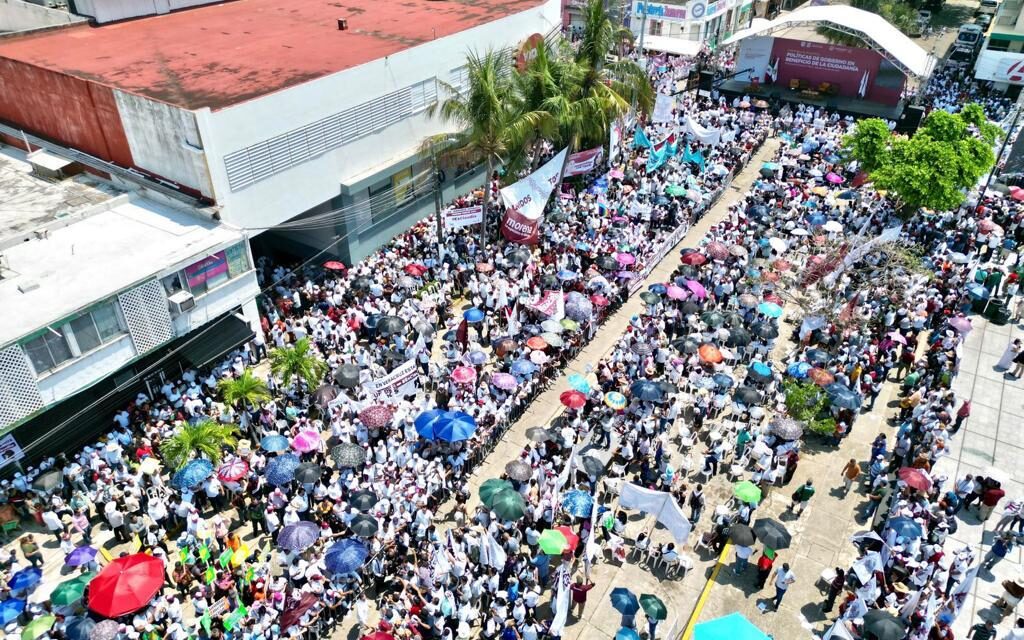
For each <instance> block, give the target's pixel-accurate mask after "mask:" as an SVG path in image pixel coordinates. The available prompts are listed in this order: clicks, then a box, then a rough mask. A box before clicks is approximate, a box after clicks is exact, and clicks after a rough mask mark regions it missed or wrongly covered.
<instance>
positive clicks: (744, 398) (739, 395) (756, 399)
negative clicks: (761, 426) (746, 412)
mask: <svg viewBox="0 0 1024 640" xmlns="http://www.w3.org/2000/svg"><path fill="white" fill-rule="evenodd" d="M732 397H733V398H735V399H736V402H739V403H740V404H743V405H748V406H749V405H752V404H759V403H760V402H761V393H760V392H759V391H757V389H753V388H751V387H740V388H739V389H736V392H735V393H733V394H732Z"/></svg>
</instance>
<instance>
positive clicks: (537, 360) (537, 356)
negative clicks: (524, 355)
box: [530, 351, 551, 364]
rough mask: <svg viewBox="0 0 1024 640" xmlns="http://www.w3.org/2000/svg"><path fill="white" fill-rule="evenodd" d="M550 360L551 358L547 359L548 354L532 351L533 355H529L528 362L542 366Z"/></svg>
mask: <svg viewBox="0 0 1024 640" xmlns="http://www.w3.org/2000/svg"><path fill="white" fill-rule="evenodd" d="M550 359H551V358H549V357H548V354H546V353H544V352H543V351H534V352H533V353H531V354H530V361H531V362H533V363H534V364H544V363H545V362H547V361H548V360H550Z"/></svg>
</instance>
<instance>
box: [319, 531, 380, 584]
mask: <svg viewBox="0 0 1024 640" xmlns="http://www.w3.org/2000/svg"><path fill="white" fill-rule="evenodd" d="M368 557H370V550H369V549H367V548H366V545H365V544H363V542H362V541H361V540H356V539H355V538H344V539H342V540H338V541H337V542H335V543H334V544H332V545H331V546H330V547H328V548H327V553H326V554H325V555H324V566H326V567H327V570H328V571H330V572H331V573H332V574H334V575H338V574H342V573H352V572H353V571H355V570H357V569H358V568H359V567H361V566H363V563H364V562H366V559H367V558H368Z"/></svg>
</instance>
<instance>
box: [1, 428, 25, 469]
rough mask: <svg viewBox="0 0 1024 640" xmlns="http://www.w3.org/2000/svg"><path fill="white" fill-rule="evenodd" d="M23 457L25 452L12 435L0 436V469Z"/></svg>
mask: <svg viewBox="0 0 1024 640" xmlns="http://www.w3.org/2000/svg"><path fill="white" fill-rule="evenodd" d="M24 457H25V452H24V451H22V450H21V445H19V444H18V441H17V440H15V439H14V436H12V435H10V434H8V435H6V436H4V437H3V438H0V469H3V468H4V467H6V466H7V465H9V464H11V463H12V462H17V461H18V460H21V459H22V458H24Z"/></svg>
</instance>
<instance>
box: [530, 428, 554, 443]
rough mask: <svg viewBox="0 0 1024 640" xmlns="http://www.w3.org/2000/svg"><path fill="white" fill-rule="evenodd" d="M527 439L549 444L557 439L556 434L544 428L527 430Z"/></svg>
mask: <svg viewBox="0 0 1024 640" xmlns="http://www.w3.org/2000/svg"><path fill="white" fill-rule="evenodd" d="M526 437H527V438H529V439H530V440H532V441H533V442H548V441H550V440H554V439H555V434H553V433H551V432H550V431H548V430H547V429H545V428H544V427H530V428H529V429H527V430H526Z"/></svg>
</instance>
